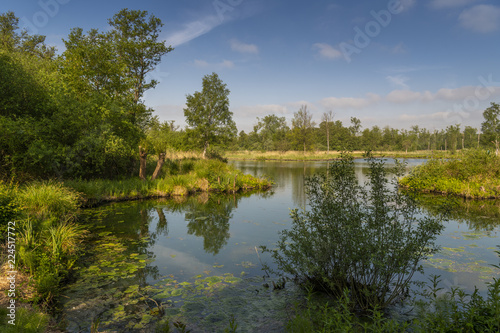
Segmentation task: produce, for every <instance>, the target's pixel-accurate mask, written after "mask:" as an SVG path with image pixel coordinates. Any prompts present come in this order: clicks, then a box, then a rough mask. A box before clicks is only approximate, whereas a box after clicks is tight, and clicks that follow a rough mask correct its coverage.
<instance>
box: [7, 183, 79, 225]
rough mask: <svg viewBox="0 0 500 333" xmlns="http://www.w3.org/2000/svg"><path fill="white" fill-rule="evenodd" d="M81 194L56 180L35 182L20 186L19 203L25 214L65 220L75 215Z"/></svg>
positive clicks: (40, 218)
mask: <svg viewBox="0 0 500 333" xmlns="http://www.w3.org/2000/svg"><path fill="white" fill-rule="evenodd" d="M79 199H80V197H79V195H78V193H76V192H75V191H73V190H71V189H70V188H68V187H65V186H64V185H63V184H62V183H60V182H56V181H45V182H34V183H31V184H28V185H25V186H22V187H20V188H19V191H18V193H17V204H18V205H19V206H21V207H22V211H23V214H24V215H27V216H30V217H35V218H37V219H38V220H61V219H63V220H65V219H69V218H72V217H74V215H75V212H76V211H77V209H78V205H79Z"/></svg>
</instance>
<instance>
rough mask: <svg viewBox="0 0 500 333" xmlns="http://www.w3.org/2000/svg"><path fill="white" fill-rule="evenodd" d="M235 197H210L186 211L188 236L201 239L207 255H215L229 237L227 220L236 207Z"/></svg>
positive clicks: (236, 200)
mask: <svg viewBox="0 0 500 333" xmlns="http://www.w3.org/2000/svg"><path fill="white" fill-rule="evenodd" d="M238 200H239V199H237V198H236V196H233V197H231V196H210V197H209V198H208V200H207V202H206V203H205V204H202V205H200V204H194V205H191V207H189V209H188V210H187V211H186V215H185V219H186V221H187V222H188V225H187V228H188V234H190V235H195V236H197V237H203V248H204V249H205V251H206V252H207V253H212V254H214V255H215V254H217V253H219V251H220V249H221V248H222V247H223V246H224V245H226V244H227V240H228V239H229V237H230V234H229V220H230V219H231V218H232V211H233V209H234V208H236V207H237V205H238Z"/></svg>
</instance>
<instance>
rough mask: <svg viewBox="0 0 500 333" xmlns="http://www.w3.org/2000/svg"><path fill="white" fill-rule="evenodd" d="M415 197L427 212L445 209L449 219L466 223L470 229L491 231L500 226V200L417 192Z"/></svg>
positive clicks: (432, 212) (437, 211) (434, 213)
mask: <svg viewBox="0 0 500 333" xmlns="http://www.w3.org/2000/svg"><path fill="white" fill-rule="evenodd" d="M416 199H417V202H418V203H419V205H420V206H421V207H422V208H424V209H425V210H426V211H428V212H429V214H431V215H436V214H438V213H439V212H442V211H443V210H446V212H447V213H448V214H449V217H450V219H453V220H456V221H458V222H460V223H466V224H467V226H468V227H469V229H471V230H475V231H492V230H494V229H495V228H496V227H498V226H500V200H465V199H463V198H459V197H456V196H450V197H446V196H440V195H435V194H418V195H417V196H416Z"/></svg>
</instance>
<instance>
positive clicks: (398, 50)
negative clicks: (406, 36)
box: [391, 43, 407, 54]
mask: <svg viewBox="0 0 500 333" xmlns="http://www.w3.org/2000/svg"><path fill="white" fill-rule="evenodd" d="M391 51H392V53H394V54H403V53H406V52H407V50H406V47H405V45H404V44H403V43H399V44H398V45H396V46H394V47H393V48H392V50H391Z"/></svg>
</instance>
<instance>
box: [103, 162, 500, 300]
mask: <svg viewBox="0 0 500 333" xmlns="http://www.w3.org/2000/svg"><path fill="white" fill-rule="evenodd" d="M232 163H233V164H234V165H235V166H236V167H237V168H239V169H241V170H242V171H243V172H245V173H250V174H253V175H257V176H262V175H267V176H270V177H271V178H272V179H274V181H275V182H276V186H275V187H274V188H273V190H272V193H270V192H267V193H262V194H253V195H247V196H239V195H237V196H215V195H210V196H209V197H207V196H206V195H205V196H203V195H202V196H200V197H198V198H195V197H191V198H188V199H187V200H186V201H185V202H183V203H182V202H179V203H174V201H172V200H170V201H167V200H164V201H146V202H143V203H141V204H137V205H136V206H137V207H135V208H133V207H131V206H130V205H129V206H127V205H126V204H124V206H123V207H124V208H123V212H122V213H121V215H120V214H119V213H116V214H115V215H114V217H113V220H109V221H108V224H109V228H110V229H111V230H120V232H124V231H125V230H126V232H125V234H129V233H131V234H134V233H137V232H138V231H139V230H140V234H141V237H144V236H145V235H146V234H149V235H150V236H152V237H151V238H152V240H153V241H152V242H151V243H150V245H149V247H148V248H147V251H148V252H152V253H154V256H155V260H154V262H152V263H151V264H150V265H151V266H156V267H157V269H158V270H157V272H158V274H154V275H150V276H149V277H148V278H147V281H148V282H150V283H151V282H153V281H156V280H158V279H159V277H161V276H167V275H170V274H173V275H174V276H175V278H176V279H179V280H189V279H191V278H192V277H193V276H196V275H199V274H210V275H222V274H224V273H232V274H234V275H235V276H242V273H243V272H244V273H243V275H244V276H250V277H251V276H262V275H264V272H263V271H262V270H261V265H260V260H262V261H263V262H265V263H267V264H270V265H271V266H272V261H271V260H270V258H269V255H267V254H262V253H260V254H259V255H260V258H259V256H258V255H257V253H256V250H255V248H256V247H257V248H258V247H259V246H261V245H265V246H267V247H269V248H273V247H274V244H275V243H276V241H277V240H278V237H279V231H281V230H283V229H284V228H287V227H290V225H291V219H290V217H289V212H290V209H292V208H300V207H304V206H305V203H306V196H305V194H304V176H308V175H311V174H314V173H317V172H324V171H325V170H326V167H327V165H328V162H305V163H304V162H262V161H256V162H254V161H244V162H232ZM419 163H421V161H420V160H409V161H408V164H409V166H414V165H418V164H419ZM387 165H388V166H392V165H393V164H392V160H388V164H387ZM356 174H357V175H358V178H359V179H360V180H361V181H363V182H364V181H366V177H367V163H366V162H365V161H363V160H357V161H356ZM432 201H433V199H431V202H432ZM120 207H121V206H120V204H116V205H112V206H111V208H112V209H116V211H117V212H118V211H120ZM125 207H128V208H125ZM118 219H126V221H125V223H121V224H116V220H118ZM134 219H135V221H134ZM138 220H140V221H141V226H140V227H138V226H137V223H138V222H137V221H138ZM472 227H473V225H471V226H468V225H467V223H463V222H462V223H459V222H457V221H450V222H449V223H447V225H446V229H445V231H444V232H443V234H442V235H441V236H439V237H438V240H437V242H438V244H440V245H441V246H443V247H447V248H450V249H452V250H444V251H443V252H442V253H440V254H436V255H435V256H434V257H433V258H432V261H431V262H429V263H428V264H426V275H427V276H428V275H429V274H440V275H442V276H443V278H444V279H445V280H446V281H447V283H448V284H450V285H457V284H458V285H461V286H464V287H466V288H467V289H468V290H470V291H471V290H473V286H474V285H478V287H480V288H481V289H483V290H484V282H485V281H487V280H486V279H484V278H481V277H487V276H488V274H487V273H488V272H487V270H482V268H481V266H483V267H487V266H488V264H498V263H499V259H498V257H497V256H496V254H495V253H494V252H493V251H494V250H493V249H492V248H494V247H495V246H496V245H497V244H498V230H499V229H498V227H493V228H491V227H490V229H491V230H490V231H489V234H486V232H483V231H481V230H479V232H475V231H474V230H473V229H470V228H472ZM474 232H475V233H474ZM453 249H455V250H453ZM490 273H491V272H490ZM489 276H491V274H489ZM415 278H416V279H418V280H422V279H423V280H426V279H427V278H426V277H422V276H419V274H416V275H415Z"/></svg>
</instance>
